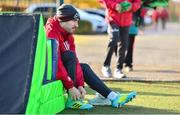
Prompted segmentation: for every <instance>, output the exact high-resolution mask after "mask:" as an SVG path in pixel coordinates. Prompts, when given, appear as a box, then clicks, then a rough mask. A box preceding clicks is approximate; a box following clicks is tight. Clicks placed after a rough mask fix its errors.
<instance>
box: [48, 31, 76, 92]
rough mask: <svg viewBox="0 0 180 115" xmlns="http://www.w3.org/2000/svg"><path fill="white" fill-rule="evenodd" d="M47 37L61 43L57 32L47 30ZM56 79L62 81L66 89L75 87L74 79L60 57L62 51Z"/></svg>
mask: <svg viewBox="0 0 180 115" xmlns="http://www.w3.org/2000/svg"><path fill="white" fill-rule="evenodd" d="M46 36H47V37H49V38H55V39H56V40H58V41H59V39H58V35H57V34H56V32H55V31H52V30H48V29H47V30H46ZM56 78H57V79H59V80H61V81H62V83H63V85H64V87H65V88H66V89H70V88H72V87H73V86H74V83H73V81H72V79H71V78H70V77H69V76H68V73H67V71H66V69H65V67H64V65H63V62H62V59H61V55H60V50H58V67H57V74H56Z"/></svg>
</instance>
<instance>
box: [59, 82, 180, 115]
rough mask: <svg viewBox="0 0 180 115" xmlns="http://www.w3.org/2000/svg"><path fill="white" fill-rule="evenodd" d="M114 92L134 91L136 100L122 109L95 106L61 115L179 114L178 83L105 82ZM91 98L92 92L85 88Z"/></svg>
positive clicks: (64, 112) (179, 91) (179, 85)
mask: <svg viewBox="0 0 180 115" xmlns="http://www.w3.org/2000/svg"><path fill="white" fill-rule="evenodd" d="M106 84H107V85H108V86H109V87H111V88H112V89H113V90H115V91H119V92H123V93H127V92H129V91H136V92H137V93H138V95H137V97H136V99H134V100H133V101H132V102H129V103H128V104H127V105H125V106H123V107H122V108H113V107H111V106H95V107H94V108H93V109H92V110H70V109H66V110H64V111H63V112H61V113H62V114H178V113H179V114H180V83H167V82H158V83H157V82H156V83H139V82H106ZM86 89H87V92H88V95H87V96H86V99H88V98H92V97H93V95H94V91H93V90H91V89H89V88H88V87H86Z"/></svg>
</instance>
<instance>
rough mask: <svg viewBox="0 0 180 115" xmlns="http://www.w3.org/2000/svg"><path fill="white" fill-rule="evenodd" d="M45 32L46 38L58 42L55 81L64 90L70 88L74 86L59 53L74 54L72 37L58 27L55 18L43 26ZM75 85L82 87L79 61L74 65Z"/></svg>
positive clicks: (82, 81)
mask: <svg viewBox="0 0 180 115" xmlns="http://www.w3.org/2000/svg"><path fill="white" fill-rule="evenodd" d="M45 30H46V36H47V37H48V38H54V39H56V40H57V41H58V42H59V51H58V56H59V57H58V69H57V75H56V77H57V79H60V80H62V82H63V85H64V86H65V88H66V89H69V88H72V87H73V86H74V83H73V81H72V79H71V78H70V77H69V75H68V73H67V71H66V69H65V67H64V65H63V62H62V59H61V52H64V51H67V50H70V51H73V52H75V54H76V51H75V44H74V37H73V36H72V34H69V33H67V32H66V31H65V30H64V29H63V28H62V27H61V26H60V25H59V22H58V20H57V19H56V17H53V18H49V19H48V20H47V23H46V25H45ZM76 85H77V86H75V87H78V86H84V77H83V72H82V69H81V66H80V64H79V61H78V59H77V64H76Z"/></svg>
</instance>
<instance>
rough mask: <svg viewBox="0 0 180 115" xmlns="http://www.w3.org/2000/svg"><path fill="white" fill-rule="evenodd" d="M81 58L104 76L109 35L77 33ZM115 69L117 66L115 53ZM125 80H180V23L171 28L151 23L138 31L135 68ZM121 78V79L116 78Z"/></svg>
mask: <svg viewBox="0 0 180 115" xmlns="http://www.w3.org/2000/svg"><path fill="white" fill-rule="evenodd" d="M75 37H76V38H77V39H76V42H77V52H78V55H79V59H80V62H86V63H88V64H90V66H91V67H92V68H93V70H94V71H95V72H96V73H97V74H98V75H99V76H100V77H101V79H103V80H115V79H113V78H108V79H107V78H104V77H102V74H101V66H102V63H103V60H104V54H105V51H106V46H107V43H108V36H107V35H77V36H75ZM111 65H112V66H111V68H112V70H114V68H115V57H113V60H112V64H111ZM126 75H127V76H128V78H124V79H120V80H122V81H124V80H125V81H127V80H128V81H129V80H130V81H173V82H174V81H180V24H177V23H176V24H175V23H168V25H167V30H164V31H163V30H161V29H160V28H159V29H158V30H154V29H153V28H152V27H147V28H146V30H145V32H144V35H138V36H137V39H136V41H135V49H134V71H133V72H129V73H126ZM115 81H119V80H115Z"/></svg>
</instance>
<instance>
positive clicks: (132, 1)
mask: <svg viewBox="0 0 180 115" xmlns="http://www.w3.org/2000/svg"><path fill="white" fill-rule="evenodd" d="M98 1H99V3H100V4H101V5H102V7H104V8H105V9H106V20H107V22H108V34H109V36H110V40H109V44H108V48H107V53H106V57H105V60H104V63H103V67H102V70H101V71H102V74H103V76H104V77H112V72H111V68H110V65H111V58H112V55H113V53H114V52H115V50H116V47H117V61H116V68H115V70H114V74H113V77H114V78H117V79H120V78H123V77H126V76H125V75H124V74H123V72H122V68H123V63H124V60H125V52H126V50H127V47H128V35H129V27H130V25H131V23H132V13H133V12H136V11H137V10H138V9H139V8H140V6H141V0H98Z"/></svg>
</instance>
